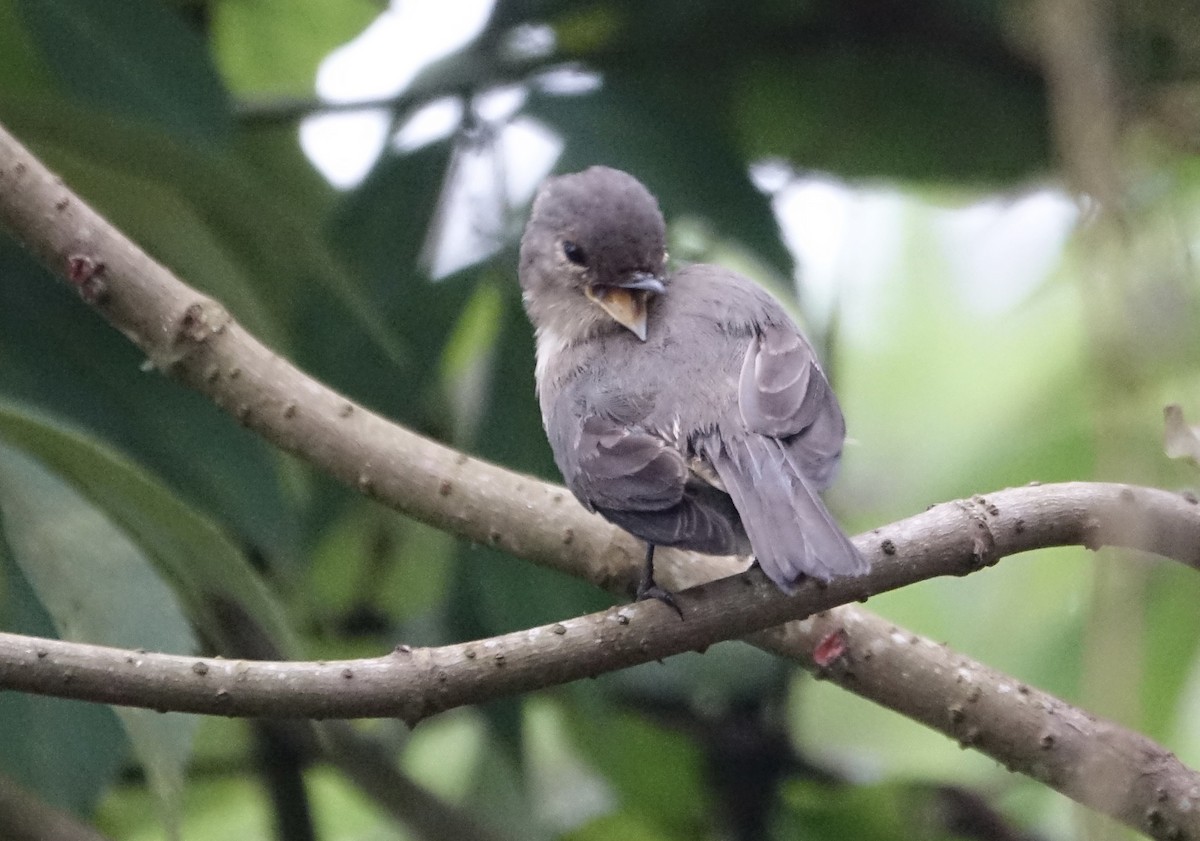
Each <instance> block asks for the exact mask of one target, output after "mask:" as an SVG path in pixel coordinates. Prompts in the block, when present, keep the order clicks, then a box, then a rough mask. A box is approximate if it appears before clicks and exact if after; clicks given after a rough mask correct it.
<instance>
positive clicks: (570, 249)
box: [562, 239, 587, 266]
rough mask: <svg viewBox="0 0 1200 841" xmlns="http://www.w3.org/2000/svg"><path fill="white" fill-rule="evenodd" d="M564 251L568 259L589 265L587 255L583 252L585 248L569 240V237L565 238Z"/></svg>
mask: <svg viewBox="0 0 1200 841" xmlns="http://www.w3.org/2000/svg"><path fill="white" fill-rule="evenodd" d="M562 252H563V256H564V257H566V258H567V259H568V260H570V261H571V262H572V263H574V264H575V265H577V266H586V265H587V255H586V254H584V253H583V249H582V248H580V247H579V244H578V243H575V242H571V240H569V239H567V240H563V244H562Z"/></svg>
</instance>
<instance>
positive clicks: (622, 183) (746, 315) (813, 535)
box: [520, 167, 867, 591]
mask: <svg viewBox="0 0 1200 841" xmlns="http://www.w3.org/2000/svg"><path fill="white" fill-rule="evenodd" d="M665 261H666V252H665V225H664V222H663V218H662V215H661V213H660V212H659V209H658V204H657V202H656V201H655V200H654V197H653V196H652V195H651V194H650V193H649V192H648V191H647V190H646V189H645V187H643V186H642V185H641V184H640V183H639V182H638V181H637V180H636V179H634V178H633V177H632V176H630V175H627V174H626V173H623V172H620V171H618V170H613V169H607V168H604V167H592V168H591V169H588V170H586V171H584V172H581V173H576V174H573V175H565V176H561V177H558V178H552V179H549V180H548V181H547V182H546V183H545V184H544V185H543V187H542V189H541V190H540V191H539V193H538V196H537V198H536V199H535V201H534V206H533V212H532V215H531V218H530V220H529V224H528V226H527V227H526V230H525V235H524V237H523V238H522V240H521V262H520V277H521V286H522V289H523V292H524V300H525V306H526V310H527V311H528V313H529V316H530V319H531V321H532V322H533V324H534V327H535V330H536V334H537V370H536V378H537V390H538V398H539V401H540V403H541V409H542V419H543V422H544V424H545V427H546V433H547V436H548V438H549V440H550V445H551V448H552V449H553V451H554V458H555V461H556V462H557V464H558V467H559V469H560V470H561V471H562V474H563V478H564V479H565V480H566V483H567V486H568V487H569V488H570V489H571V491H572V492H573V493H574V494H575V495H576V496H577V497H578V498H579V499H580V501H581V502H583V504H584V505H586V506H587V507H588V508H589V509H591V510H593V511H597V512H599V513H600V514H601V515H603V516H604V517H605V518H607V519H608V520H610V521H612V522H614V523H616V524H617V525H619V526H621V527H622V528H624V529H626V530H627V531H629V532H631V533H632V534H634V535H635V536H637V537H639V538H641V539H642V540H645V541H646V542H647V543H648V544H650V545H651V546H654V545H658V546H678V547H682V548H686V549H693V550H695V551H698V552H705V553H710V554H746V553H748V552H753V554H754V556H755V558H756V559H757V560H758V563H759V564H760V566H761V567H762V569H763V571H764V572H765V573H766V574H767V575H768V576H769V577H770V578H771V580H772V581H774V582H775V583H776V584H777V585H779V586H780V587H781V588H782V589H784V590H787V591H790V590H791V589H792V588H793V587H794V585H795V584H796V582H797V581H798V580H799V579H800V578H801V577H802V576H805V575H808V576H813V577H816V578H820V579H825V580H828V579H829V578H832V577H834V576H845V575H859V574H861V573H863V572H865V571H866V569H867V564H866V561H865V560H864V559H863V558H862V556H861V555H860V554H859V553H858V552H857V551H856V550H855V548H854V546H853V544H851V543H850V541H849V540H848V539H847V538H846V536H845V535H844V534H843V533H842V531H841V529H840V528H839V527H838V525H837V523H836V522H835V521H834V520H833V517H832V516H831V515H830V514H829V512H828V511H827V510H826V508H825V506H824V504H823V503H822V502H821V500H820V499H819V497H818V496H817V493H818V492H819V491H821V490H823V489H824V488H826V487H827V486H828V485H829V483H830V481H831V480H832V478H833V475H834V472H835V471H836V468H837V464H838V460H839V458H840V456H841V450H842V442H843V439H844V438H845V432H846V429H845V422H844V421H843V418H842V413H841V410H840V408H839V407H838V403H837V399H836V398H835V397H834V394H833V391H832V390H831V389H830V387H829V383H828V381H827V380H826V378H825V375H824V373H823V372H822V371H821V368H820V366H819V364H818V363H817V359H816V355H815V354H814V353H813V350H812V348H811V346H810V345H809V344H808V342H807V341H806V340H805V339H804V337H803V335H801V333H800V331H799V329H798V328H797V327H796V325H795V324H794V323H793V322H792V320H791V319H790V318H789V317H788V315H787V314H786V313H785V312H784V310H783V308H782V307H781V306H780V305H779V303H778V302H777V301H775V300H774V299H773V298H772V297H771V296H770V295H768V294H767V293H766V292H765V291H763V290H762V289H761V288H759V287H758V286H757V285H755V284H754V283H753V282H751V281H749V280H747V279H746V278H743V277H742V276H740V275H738V274H736V273H735V272H732V271H729V270H728V269H724V268H721V267H718V266H710V265H693V266H689V267H687V268H684V269H681V270H680V271H678V272H676V273H674V274H673V275H671V276H667V275H666V273H665ZM639 334H644V339H643V337H642V335H639ZM651 555H652V550H651ZM651 583H652V582H651Z"/></svg>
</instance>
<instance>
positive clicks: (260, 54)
mask: <svg viewBox="0 0 1200 841" xmlns="http://www.w3.org/2000/svg"><path fill="white" fill-rule="evenodd" d="M379 8H380V6H379V3H377V2H372V0H349V2H347V0H342V2H338V3H329V2H327V0H224V2H221V3H217V4H215V6H214V7H213V20H212V36H211V37H212V41H213V45H214V52H215V54H216V61H217V64H218V66H219V67H220V69H221V73H222V75H223V76H224V77H225V80H226V82H227V83H228V84H229V87H230V88H231V89H232V90H234V91H236V92H237V93H241V94H246V93H270V94H295V95H299V94H310V95H311V94H312V90H313V81H314V78H315V76H316V72H317V66H318V65H319V64H320V63H321V60H322V59H323V58H325V56H326V55H327V54H328V53H329V52H330V51H331V50H332V49H333V48H334V47H336V46H338V45H339V44H341V43H343V42H345V41H348V40H350V39H351V38H352V37H354V36H355V35H356V34H358V33H359V32H360V31H361V30H362V29H363V27H365V26H366V25H367V24H368V23H370V22H371V20H373V19H374V18H375V17H376V15H378V13H379Z"/></svg>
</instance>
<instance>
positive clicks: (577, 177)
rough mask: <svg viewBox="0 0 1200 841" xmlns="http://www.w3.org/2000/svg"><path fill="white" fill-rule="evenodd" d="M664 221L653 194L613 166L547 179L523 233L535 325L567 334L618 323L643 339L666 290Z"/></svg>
mask: <svg viewBox="0 0 1200 841" xmlns="http://www.w3.org/2000/svg"><path fill="white" fill-rule="evenodd" d="M666 259H667V254H666V225H665V223H664V222H663V217H662V213H661V212H660V211H659V209H658V202H657V201H655V199H654V196H652V195H651V194H650V192H649V191H648V190H647V189H646V188H645V187H643V186H642V184H641V183H640V182H639V181H638V180H637V179H636V178H634V177H633V176H631V175H628V174H626V173H624V172H621V171H620V170H617V169H609V168H608V167H602V166H594V167H591V168H590V169H586V170H584V171H583V172H577V173H573V174H571V175H562V176H559V177H557V178H551V179H548V180H547V181H546V182H545V184H543V185H542V187H541V189H540V190H539V191H538V194H537V198H535V199H534V202H533V212H532V214H531V215H530V218H529V223H528V225H526V227H525V235H524V236H523V237H522V238H521V264H520V273H521V288H522V291H523V295H524V299H525V308H526V310H527V311H528V312H529V317H530V319H531V320H532V321H533V323H534V326H535V327H537V328H538V329H539V330H548V331H552V332H554V333H555V334H557V335H559V336H562V337H563V338H564V339H568V340H569V339H575V338H582V337H584V336H588V335H593V334H595V333H597V332H601V331H603V330H604V329H605V328H606V327H614V326H616V325H620V327H623V328H625V329H627V330H629V331H630V332H632V333H633V334H634V335H635V336H637V337H638V338H639V339H641V340H642V341H645V340H646V318H647V309H648V306H649V301H650V299H651V298H652V296H654V295H661V294H663V293H664V292H666V286H665V285H664V280H665V275H666Z"/></svg>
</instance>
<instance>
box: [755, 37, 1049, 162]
mask: <svg viewBox="0 0 1200 841" xmlns="http://www.w3.org/2000/svg"><path fill="white" fill-rule="evenodd" d="M736 86H737V89H736V92H735V93H734V95H733V97H732V102H733V103H734V106H733V107H734V111H735V114H736V119H737V125H738V131H739V133H740V135H741V142H742V144H743V146H744V148H745V152H746V155H747V157H748V158H750V159H751V160H754V159H758V158H764V157H771V156H776V157H782V158H785V159H787V160H789V161H791V162H793V163H794V165H796V166H798V167H803V168H805V169H818V170H824V171H827V172H836V173H838V174H839V175H840V176H842V177H846V178H852V179H854V178H878V177H888V178H901V179H904V178H908V179H916V180H940V181H953V182H956V183H962V182H965V183H968V184H969V183H1003V182H1007V181H1012V180H1016V179H1019V178H1021V177H1023V176H1025V175H1027V174H1028V173H1030V172H1034V171H1037V170H1039V169H1042V168H1044V167H1045V166H1046V165H1047V164H1048V161H1049V148H1050V141H1049V138H1048V135H1047V129H1046V115H1045V102H1044V99H1043V93H1042V90H1041V87H1040V84H1039V80H1037V79H1036V77H1034V76H1033V75H1032V73H1026V74H1025V76H1024V77H1023V76H1022V75H1021V74H1020V73H1007V74H1006V73H1005V72H1004V69H1003V68H1001V69H999V70H997V69H994V68H993V67H990V66H989V65H988V64H986V63H985V62H983V61H980V60H979V58H978V56H976V55H974V54H971V53H964V54H947V53H946V52H944V51H943V52H939V51H936V50H932V49H927V48H925V47H914V46H912V45H911V44H908V43H904V42H899V41H892V42H889V43H885V44H881V45H871V46H857V45H856V46H848V45H846V44H836V45H833V46H830V47H828V48H824V49H821V48H817V49H809V50H805V51H799V52H797V53H795V54H793V55H791V56H788V57H782V56H772V57H771V58H766V57H764V58H762V59H760V60H757V61H748V62H746V63H745V64H743V65H742V66H741V67H739V69H738V76H737V81H736Z"/></svg>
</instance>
